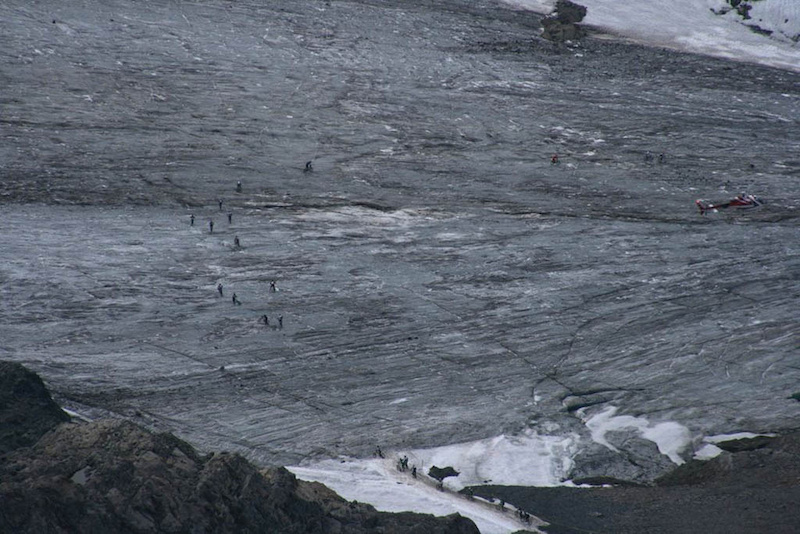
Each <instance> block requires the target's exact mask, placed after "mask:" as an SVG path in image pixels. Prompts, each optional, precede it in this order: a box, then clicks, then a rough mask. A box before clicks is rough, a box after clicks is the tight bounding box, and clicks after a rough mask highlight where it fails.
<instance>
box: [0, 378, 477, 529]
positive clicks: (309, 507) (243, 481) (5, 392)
mask: <svg viewBox="0 0 800 534" xmlns="http://www.w3.org/2000/svg"><path fill="white" fill-rule="evenodd" d="M68 420H69V416H68V415H67V414H66V413H64V412H63V411H62V410H61V409H60V408H59V407H58V405H57V404H56V403H55V402H53V400H52V399H51V398H50V394H49V392H48V391H47V389H46V388H45V386H44V384H43V383H42V380H41V379H40V378H39V376H38V375H36V374H35V373H33V372H31V371H29V370H27V369H25V368H24V367H23V366H21V365H19V364H15V363H8V362H0V423H2V424H1V425H0V452H1V453H6V454H5V455H2V454H0V532H17V533H41V532H53V533H58V532H64V533H70V532H82V533H83V532H86V533H94V532H97V533H103V532H192V533H202V532H215V533H216V532H237V533H244V532H259V533H269V532H274V533H287V534H289V533H295V532H296V533H300V532H303V533H327V532H331V533H333V532H335V533H362V532H363V533H366V532H385V533H397V534H400V533H407V532H418V533H420V534H422V533H429V532H430V533H441V534H462V533H463V534H468V533H469V534H475V533H478V529H477V527H475V524H474V523H473V522H472V521H470V520H469V519H466V518H463V517H461V516H459V515H457V514H456V515H453V516H449V517H445V518H437V517H433V516H430V515H424V514H414V513H403V514H389V513H382V512H377V511H376V510H375V509H374V508H373V507H372V506H369V505H366V504H359V503H355V502H352V503H351V502H347V501H345V500H344V499H342V498H341V497H339V496H338V495H337V494H335V493H334V492H333V491H331V490H330V489H328V488H326V487H325V486H323V485H321V484H316V483H307V482H302V481H298V480H297V479H296V478H295V476H294V475H293V474H291V473H290V472H289V471H287V470H286V469H283V468H275V469H269V470H266V471H258V470H257V469H256V468H255V467H254V466H253V465H252V464H250V463H249V462H248V461H247V460H245V459H244V458H242V457H241V456H239V455H236V454H226V453H221V454H212V455H209V456H201V455H199V454H198V453H197V452H196V451H195V450H194V448H192V446H191V445H189V444H188V443H186V442H184V441H181V440H180V439H178V438H176V437H175V436H173V435H172V434H167V433H162V434H154V433H152V432H149V431H147V430H145V429H143V428H141V427H139V426H137V425H135V424H133V423H130V422H127V421H111V420H108V421H100V422H94V423H87V424H71V423H65V424H60V423H64V422H65V421H68Z"/></svg>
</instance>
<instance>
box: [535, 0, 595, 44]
mask: <svg viewBox="0 0 800 534" xmlns="http://www.w3.org/2000/svg"><path fill="white" fill-rule="evenodd" d="M585 16H586V8H585V7H584V6H582V5H578V4H575V3H573V2H570V1H569V0H558V2H557V3H556V9H555V11H554V12H553V14H552V15H550V16H548V17H545V18H544V19H542V28H543V32H542V37H544V38H545V39H548V40H551V41H569V40H574V39H578V38H580V37H582V36H583V35H584V34H585V32H584V31H583V29H582V28H581V27H580V26H578V23H579V22H581V21H582V20H583V18H584V17H585Z"/></svg>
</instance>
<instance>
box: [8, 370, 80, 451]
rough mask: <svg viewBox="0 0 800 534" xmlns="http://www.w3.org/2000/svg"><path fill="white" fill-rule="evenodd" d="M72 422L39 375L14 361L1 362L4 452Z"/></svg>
mask: <svg viewBox="0 0 800 534" xmlns="http://www.w3.org/2000/svg"><path fill="white" fill-rule="evenodd" d="M65 421H69V416H68V415H67V414H66V413H64V412H63V411H62V410H61V408H59V407H58V405H57V404H56V403H55V402H53V399H52V398H50V393H49V392H48V391H47V388H45V386H44V383H43V382H42V379H41V378H39V376H38V375H37V374H36V373H34V372H32V371H29V370H28V369H26V368H25V367H23V366H22V365H20V364H18V363H14V362H0V455H2V454H5V453H7V452H9V451H12V450H14V449H17V448H19V447H27V446H30V445H33V444H34V443H36V441H37V440H38V439H39V438H40V437H42V435H43V434H45V433H46V432H47V431H48V430H50V429H52V428H54V427H56V426H57V425H58V424H60V423H63V422H65Z"/></svg>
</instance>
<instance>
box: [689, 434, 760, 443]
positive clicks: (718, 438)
mask: <svg viewBox="0 0 800 534" xmlns="http://www.w3.org/2000/svg"><path fill="white" fill-rule="evenodd" d="M759 436H765V437H768V438H774V437H775V434H754V433H752V432H735V433H733V434H716V435H714V436H706V437H704V438H703V441H705V442H706V443H722V442H724V441H733V440H735V439H750V438H757V437H759Z"/></svg>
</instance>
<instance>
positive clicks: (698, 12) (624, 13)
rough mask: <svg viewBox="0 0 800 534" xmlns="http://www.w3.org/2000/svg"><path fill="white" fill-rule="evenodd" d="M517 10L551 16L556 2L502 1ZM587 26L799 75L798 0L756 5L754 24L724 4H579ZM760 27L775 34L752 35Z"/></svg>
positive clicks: (614, 0)
mask: <svg viewBox="0 0 800 534" xmlns="http://www.w3.org/2000/svg"><path fill="white" fill-rule="evenodd" d="M503 1H504V2H505V3H506V4H509V5H511V6H513V7H515V8H521V9H528V10H531V11H534V12H537V13H542V14H549V13H551V12H552V11H553V9H554V7H555V0H553V1H550V0H503ZM578 3H579V4H581V5H583V6H585V7H586V18H585V19H584V20H583V23H584V24H586V25H589V26H594V27H597V28H601V29H603V30H606V31H608V32H610V33H614V34H617V35H621V36H624V37H627V38H631V39H635V40H636V41H639V42H642V43H646V44H650V45H655V46H663V47H667V48H674V49H679V50H684V51H688V52H695V53H699V54H706V55H709V56H715V57H723V58H728V59H735V60H738V61H749V62H753V63H760V64H763V65H769V66H772V67H777V68H782V69H789V70H794V71H800V60H798V56H799V55H800V54H799V53H798V45H797V43H796V42H794V41H793V39H794V38H795V36H797V35H800V2H798V1H797V0H768V1H763V2H753V3H752V4H751V5H752V9H751V11H750V17H751V19H750V20H746V21H745V20H742V18H741V17H740V16H739V15H737V14H736V13H735V11H734V10H730V11H728V12H727V13H726V14H724V15H722V14H716V13H722V12H723V11H724V10H725V9H726V8H730V6H729V5H728V4H727V3H726V2H725V1H724V0H671V1H670V2H668V3H664V2H654V1H653V0H625V2H620V0H580V1H579V2H578ZM748 25H757V26H759V27H760V28H763V29H765V30H770V31H772V32H774V33H773V34H772V35H771V36H766V35H761V34H757V33H755V32H753V31H752V30H751V29H750V28H748V27H747V26H748Z"/></svg>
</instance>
